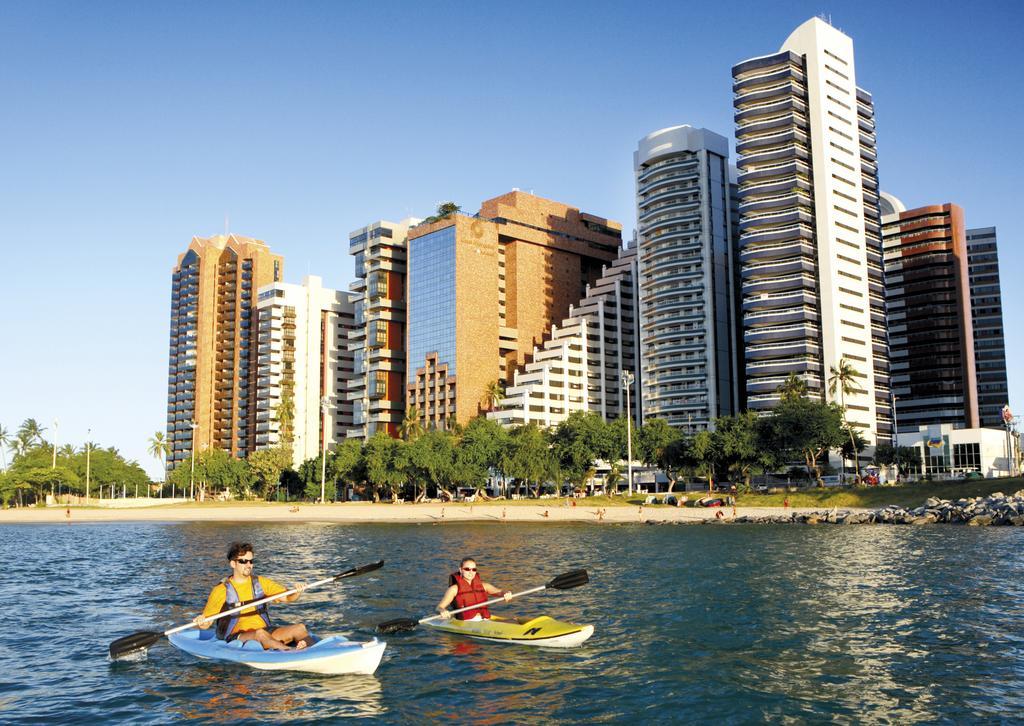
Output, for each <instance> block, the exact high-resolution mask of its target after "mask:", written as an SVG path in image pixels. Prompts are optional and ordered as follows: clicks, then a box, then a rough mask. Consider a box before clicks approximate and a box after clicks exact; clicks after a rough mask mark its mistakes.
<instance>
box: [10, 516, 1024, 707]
mask: <svg viewBox="0 0 1024 726" xmlns="http://www.w3.org/2000/svg"><path fill="white" fill-rule="evenodd" d="M234 539H244V540H248V541H252V542H254V543H255V544H256V555H257V558H258V559H257V562H258V571H259V572H261V573H262V574H264V575H268V576H270V577H273V578H275V579H278V580H280V581H283V582H286V583H293V582H303V581H309V580H313V579H315V578H317V577H321V576H324V575H325V574H333V573H334V572H338V571H341V570H344V569H347V568H348V567H350V566H354V565H360V564H365V563H369V562H373V561H375V560H377V559H380V558H383V559H384V560H386V565H385V567H384V569H382V570H380V571H378V572H376V573H373V574H371V575H366V576H363V577H361V578H353V579H351V580H346V581H344V582H345V583H346V584H339V585H334V586H328V587H327V588H325V589H321V590H316V591H311V592H309V593H307V594H306V595H305V596H304V598H303V599H302V600H301V601H300V602H298V603H295V604H293V605H281V606H278V607H276V608H275V609H274V612H275V615H276V617H277V618H278V619H279V620H292V621H294V620H298V619H301V620H304V621H305V622H307V623H308V624H310V625H311V627H312V628H313V629H314V630H315V631H317V632H320V633H330V632H337V633H343V634H345V635H348V636H349V637H352V638H360V639H365V638H368V637H370V636H371V635H372V630H373V626H374V625H375V624H376V623H377V622H379V621H381V620H386V619H389V618H393V617H401V616H421V615H425V614H429V613H430V612H431V611H432V609H433V607H434V605H435V604H436V602H437V600H438V599H439V598H440V595H441V593H442V592H443V590H444V587H445V584H446V578H447V574H448V572H450V571H451V570H453V569H454V568H455V563H456V561H457V560H458V559H459V558H460V557H461V556H462V555H472V556H474V557H476V558H477V562H478V564H479V565H480V567H481V569H482V572H483V574H484V577H485V578H486V580H487V581H489V582H492V583H495V584H497V585H499V586H501V587H507V588H511V589H516V590H518V589H525V588H527V587H531V586H534V585H537V584H543V583H544V582H546V581H547V580H548V579H550V577H552V576H553V575H556V574H559V573H561V572H564V571H567V570H570V569H573V568H576V567H586V568H587V569H588V570H589V571H590V573H591V583H590V584H589V585H586V586H584V587H581V588H578V589H576V590H570V591H566V592H562V593H557V594H556V593H541V594H540V595H535V596H529V597H525V598H523V599H521V600H518V601H514V602H513V603H512V604H510V605H508V606H506V607H505V608H502V610H503V611H507V612H510V613H516V614H521V615H527V614H541V613H546V614H550V615H553V616H555V617H561V618H562V619H571V620H574V621H578V622H584V623H593V624H595V625H596V626H597V631H596V633H595V635H594V637H593V638H592V639H591V640H590V641H589V642H588V643H587V644H586V645H584V646H583V647H582V648H579V649H576V650H570V651H554V650H540V649H533V648H527V647H519V646H499V645H490V644H482V643H476V642H473V641H470V640H465V639H461V638H458V637H456V636H448V635H444V634H440V633H436V632H430V631H424V630H423V629H422V628H420V629H419V630H417V631H415V632H412V633H403V634H395V635H390V636H387V641H388V649H387V652H386V653H385V655H384V661H383V663H381V667H380V669H379V670H378V671H377V673H376V675H374V676H340V677H320V676H310V675H302V674H288V673H264V672H261V671H255V670H249V669H247V668H245V667H236V666H229V665H220V664H211V663H208V662H200V661H197V660H194V659H192V658H191V657H190V656H188V655H185V654H184V653H180V652H178V651H177V650H175V649H174V648H173V647H171V646H170V645H168V644H167V642H166V641H163V642H161V643H160V644H159V645H157V646H155V647H154V648H153V649H152V650H151V651H150V654H149V657H148V659H147V660H145V661H143V662H137V663H116V664H112V663H110V662H108V660H107V653H106V650H107V646H108V645H109V643H110V641H112V640H114V639H115V638H117V637H119V636H122V635H126V634H128V633H131V632H133V631H135V630H141V629H163V628H166V627H169V626H171V625H174V624H178V623H180V622H183V621H185V620H187V619H189V618H190V617H191V616H193V615H194V614H195V613H196V612H198V611H199V609H201V607H202V605H203V603H204V601H205V597H206V595H207V593H208V591H209V589H210V587H211V586H212V585H213V584H214V582H215V580H216V579H217V578H219V577H221V576H223V574H225V571H226V570H225V563H224V552H225V550H226V545H227V543H228V542H229V541H231V540H234ZM0 560H2V568H3V569H2V570H0V602H2V604H3V607H4V609H5V610H6V617H5V618H4V620H5V621H6V622H5V627H4V628H3V630H2V631H0V722H4V723H10V722H20V723H107V722H119V723H123V722H137V723H163V722H168V723H173V722H181V721H185V720H195V721H201V722H233V723H239V722H255V721H271V722H276V721H285V720H293V721H299V722H303V721H314V720H317V719H327V720H338V719H341V718H343V717H364V718H371V719H377V720H379V721H381V722H384V723H439V722H444V721H449V720H452V719H459V720H467V721H469V722H473V723H507V722H520V723H525V722H533V723H537V722H556V723H583V722H594V721H596V722H610V723H616V722H617V723H621V722H626V721H632V722H647V721H655V720H657V721H678V722H684V721H685V722H693V721H697V722H706V723H746V722H756V721H763V720H769V721H774V722H778V721H787V722H805V721H839V722H899V723H913V722H949V723H964V722H981V721H988V722H991V721H1015V720H1020V719H1024V531H1022V530H1021V529H1019V528H991V529H990V528H974V527H971V528H968V527H951V526H934V527H920V528H919V527H913V528H911V527H881V526H877V527H872V526H860V527H836V526H828V527H824V526H823V527H797V526H793V527H789V526H774V527H772V526H767V527H760V526H753V525H751V526H657V527H654V526H641V525H608V526H585V525H556V524H539V525H500V524H494V525H490V526H488V525H457V524H448V525H443V526H430V525H337V524H307V525H295V524H280V525H275V524H254V525H250V524H246V525H235V524H227V523H220V524H125V525H109V524H102V525H101V524H95V525H92V524H73V525H70V526H67V525H60V526H58V525H46V526H28V525H26V526H6V527H0Z"/></svg>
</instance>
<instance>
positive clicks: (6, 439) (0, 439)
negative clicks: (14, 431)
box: [0, 426, 11, 471]
mask: <svg viewBox="0 0 1024 726" xmlns="http://www.w3.org/2000/svg"><path fill="white" fill-rule="evenodd" d="M10 443H11V435H10V433H9V432H8V431H7V429H6V428H5V427H3V426H0V458H2V459H3V464H4V471H7V447H8V446H9V445H10Z"/></svg>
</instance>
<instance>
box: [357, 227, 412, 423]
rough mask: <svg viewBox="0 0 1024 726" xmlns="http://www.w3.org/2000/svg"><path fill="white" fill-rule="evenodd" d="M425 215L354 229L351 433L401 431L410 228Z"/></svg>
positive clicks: (403, 409)
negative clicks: (354, 277) (419, 217)
mask: <svg viewBox="0 0 1024 726" xmlns="http://www.w3.org/2000/svg"><path fill="white" fill-rule="evenodd" d="M419 221H420V220H418V219H414V218H411V217H410V218H409V219H403V220H402V221H401V222H398V223H395V222H386V221H383V220H381V221H378V222H373V223H372V224H368V225H366V226H365V227H360V228H359V229H357V230H355V231H354V232H352V233H350V234H349V240H348V250H349V254H351V255H353V256H354V257H355V276H356V279H355V282H353V283H352V284H351V285H350V286H349V289H350V290H351V291H352V299H353V302H354V304H355V324H354V326H353V328H352V330H351V331H350V333H349V340H348V349H349V353H350V355H351V356H352V359H353V366H354V377H353V380H352V384H351V386H350V388H349V391H348V394H347V396H348V400H349V403H350V404H351V406H352V422H351V426H350V427H349V430H348V432H347V435H348V436H350V437H356V438H361V439H368V438H370V437H372V436H373V435H374V434H375V433H377V432H378V431H383V432H385V433H387V434H389V435H391V436H397V435H398V426H399V424H401V422H402V418H403V417H404V415H405V375H406V351H405V339H406V335H405V332H406V330H405V325H406V311H407V304H406V260H407V257H406V256H407V249H408V247H407V244H408V240H407V236H408V233H409V228H410V227H413V226H415V225H416V224H418V223H419Z"/></svg>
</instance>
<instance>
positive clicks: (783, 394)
mask: <svg viewBox="0 0 1024 726" xmlns="http://www.w3.org/2000/svg"><path fill="white" fill-rule="evenodd" d="M775 390H776V391H778V393H779V398H781V399H782V400H783V401H790V400H793V399H797V398H805V397H806V396H807V381H805V380H804V379H803V378H801V377H800V376H798V375H797V374H796V373H790V374H789V375H788V376H787V377H786V380H785V381H783V383H782V385H780V386H779V387H778V388H776V389H775Z"/></svg>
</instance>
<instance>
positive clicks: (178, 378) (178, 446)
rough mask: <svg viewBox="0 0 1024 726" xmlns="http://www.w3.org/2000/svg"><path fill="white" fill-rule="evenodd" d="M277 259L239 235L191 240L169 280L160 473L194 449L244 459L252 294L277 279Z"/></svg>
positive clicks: (253, 367)
mask: <svg viewBox="0 0 1024 726" xmlns="http://www.w3.org/2000/svg"><path fill="white" fill-rule="evenodd" d="M283 267H284V258H283V257H281V256H280V255H275V254H271V252H270V248H269V247H267V245H266V244H265V243H264V242H261V241H260V240H256V239H250V238H248V237H241V236H239V235H233V234H232V235H226V236H225V235H217V236H215V237H210V238H206V239H204V238H202V237H193V238H192V241H191V242H190V243H189V246H188V249H187V250H186V251H185V252H184V253H183V254H181V255H179V256H178V264H177V265H175V267H174V270H173V272H172V276H171V331H170V364H169V367H168V380H167V439H168V444H169V446H170V453H169V454H168V456H167V468H168V469H173V468H175V467H176V466H177V465H178V464H180V463H182V462H185V461H188V460H189V459H190V457H191V454H192V447H193V433H192V422H194V423H195V425H196V430H195V444H194V445H195V449H196V452H197V453H199V452H201V451H202V450H203V449H205V448H219V449H224V450H225V451H228V452H230V453H231V454H232V455H234V456H240V457H244V456H247V455H248V454H249V453H250V452H251V451H252V450H253V449H254V448H255V444H256V408H255V391H256V376H257V346H258V337H257V336H258V333H257V325H256V320H255V314H254V312H253V310H254V308H255V303H256V290H257V288H259V287H261V286H262V285H266V284H268V283H271V282H277V281H279V280H280V279H281V275H282V271H283Z"/></svg>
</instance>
